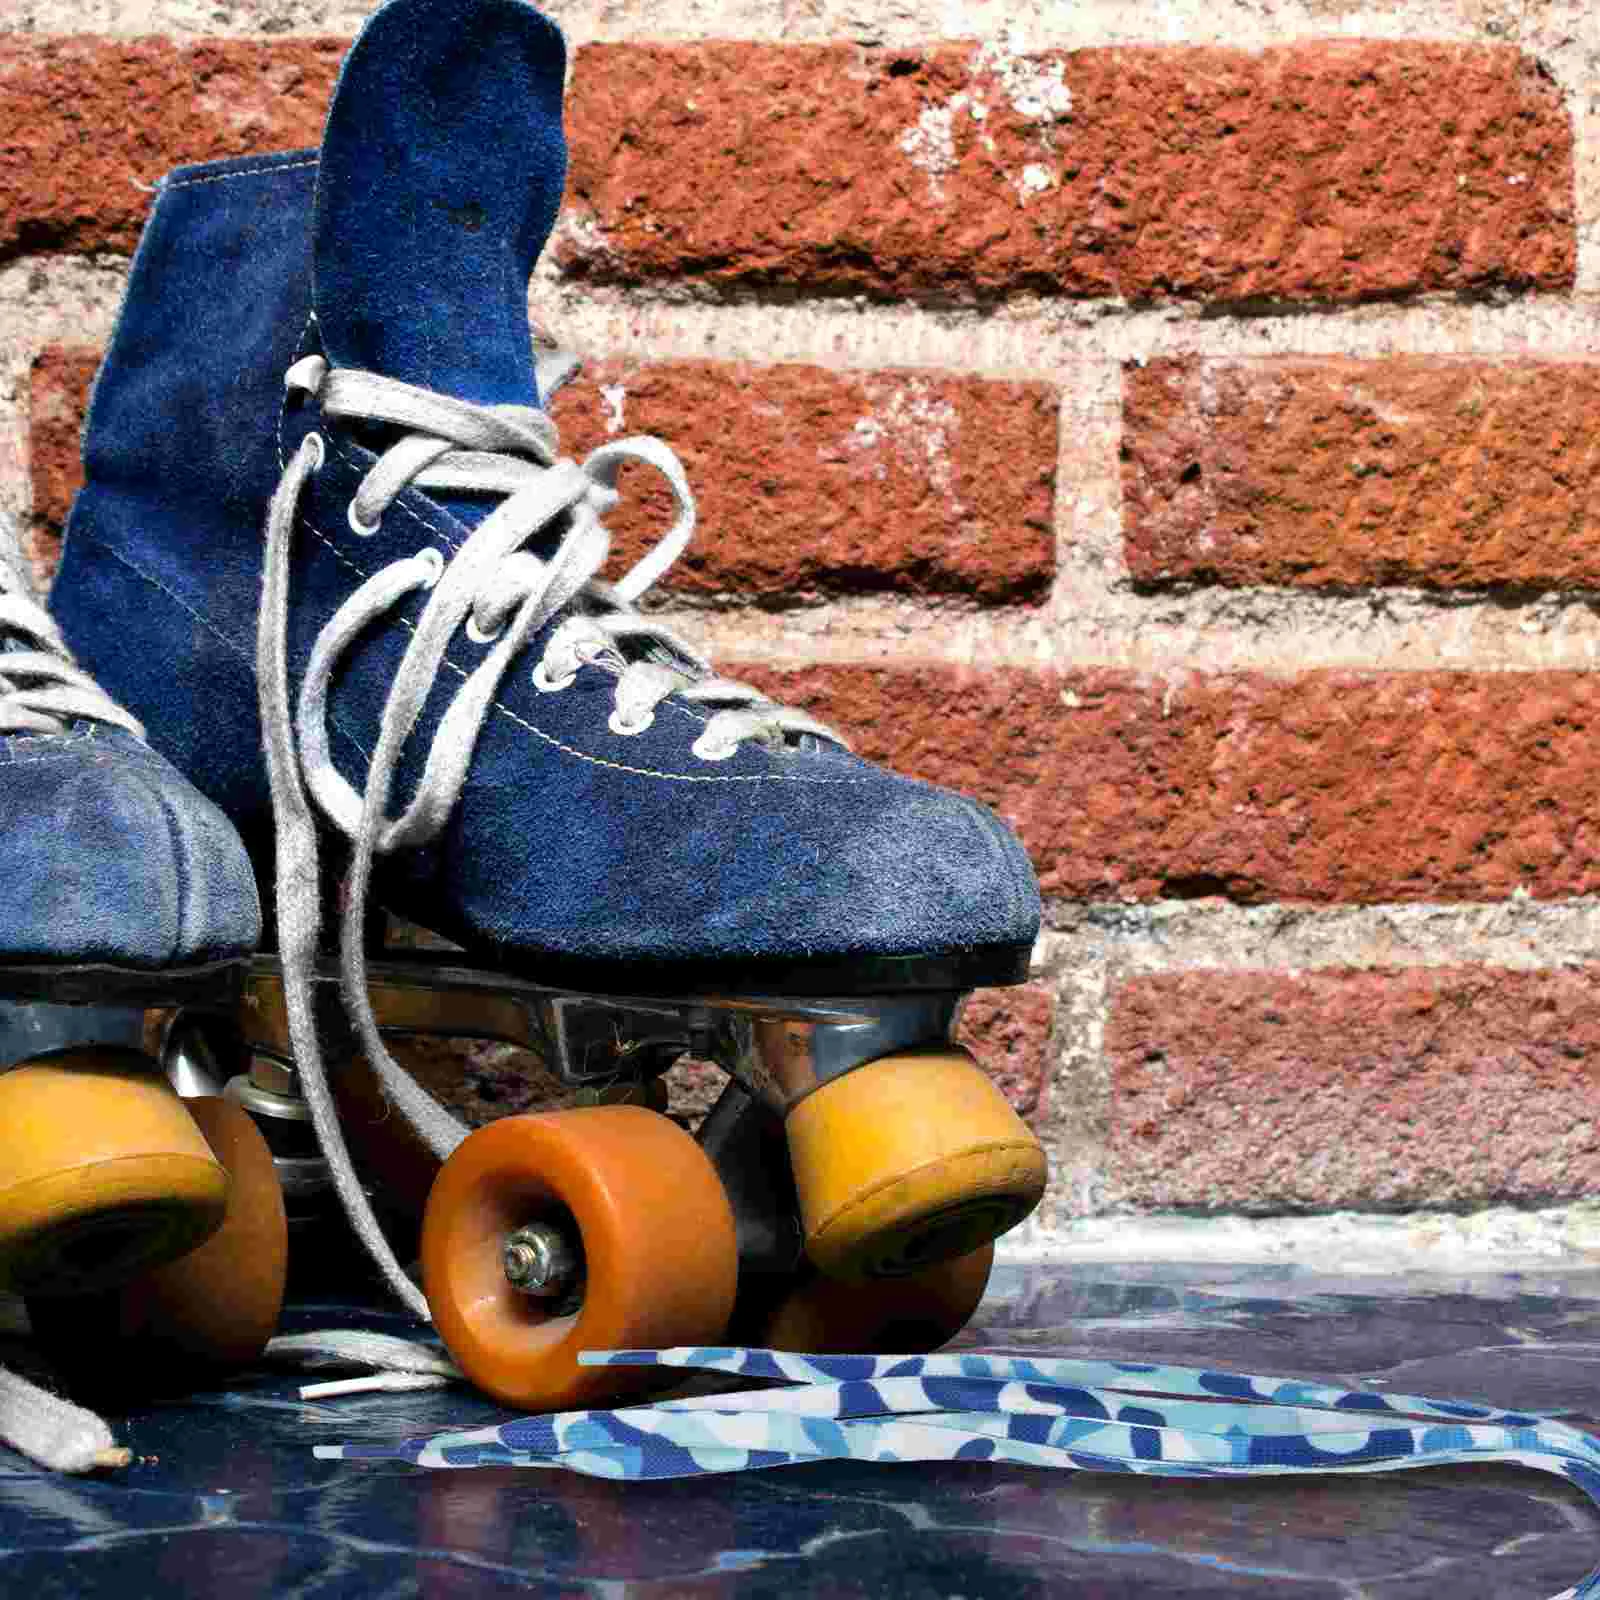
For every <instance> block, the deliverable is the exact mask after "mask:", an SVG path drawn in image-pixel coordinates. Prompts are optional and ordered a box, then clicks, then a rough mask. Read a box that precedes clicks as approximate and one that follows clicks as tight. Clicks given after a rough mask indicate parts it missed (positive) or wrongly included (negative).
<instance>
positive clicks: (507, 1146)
mask: <svg viewBox="0 0 1600 1600" xmlns="http://www.w3.org/2000/svg"><path fill="white" fill-rule="evenodd" d="M538 1228H548V1229H551V1230H554V1231H555V1232H556V1233H558V1234H559V1235H560V1236H562V1237H563V1238H564V1239H565V1240H566V1241H567V1243H568V1246H569V1247H570V1252H571V1255H572V1257H573V1260H574V1269H573V1270H572V1271H571V1272H570V1273H567V1274H565V1275H564V1277H563V1278H562V1279H561V1280H560V1282H561V1283H564V1285H565V1287H564V1288H560V1289H559V1292H558V1293H556V1294H554V1295H552V1296H551V1297H550V1298H545V1299H541V1298H538V1297H536V1296H535V1295H532V1294H530V1293H528V1292H526V1291H525V1290H523V1289H519V1288H517V1287H515V1286H514V1285H513V1283H512V1281H511V1279H510V1277H508V1275H507V1266H506V1260H507V1255H506V1252H507V1245H508V1242H510V1241H511V1240H512V1239H513V1236H514V1235H518V1234H519V1233H520V1234H525V1232H526V1231H527V1230H529V1229H538ZM738 1273H739V1261H738V1241H737V1239H736V1237H735V1234H734V1223H733V1210H732V1207H731V1206H730V1205H729V1204H728V1198H727V1195H726V1194H725V1193H724V1191H723V1188H722V1183H721V1180H720V1179H719V1178H718V1177H717V1174H716V1169H715V1168H714V1167H713V1166H712V1165H711V1162H710V1160H709V1158H708V1157H707V1156H706V1154H705V1152H704V1151H702V1150H701V1148H700V1147H699V1145H697V1144H696V1143H695V1142H694V1140H693V1139H691V1138H690V1137H689V1135H688V1134H686V1133H685V1132H684V1131H683V1130H682V1129H681V1128H679V1127H678V1126H677V1124H676V1123H674V1122H669V1121H668V1120H667V1118H665V1117H663V1116H661V1115H660V1114H658V1113H657V1112H654V1111H647V1110H645V1109H644V1108H642V1107H639V1106H594V1107H587V1108H584V1109H581V1110H574V1111H553V1112H548V1113H544V1114H538V1115H530V1116H517V1117H502V1118H501V1119H500V1121H498V1122H492V1123H490V1124H489V1125H488V1126H487V1127H484V1128H480V1129H479V1130H478V1131H477V1132H476V1133H474V1134H472V1135H471V1136H470V1137H468V1138H467V1139H465V1140H464V1141H463V1142H462V1143H461V1145H460V1146H459V1147H458V1148H457V1149H456V1151H455V1152H454V1153H453V1154H452V1155H451V1157H450V1159H449V1160H448V1161H446V1162H445V1164H444V1166H443V1168H442V1169H441V1170H440V1173H439V1177H438V1181H437V1182H436V1183H435V1184H434V1186H433V1192H432V1194H430V1195H429V1197H428V1209H427V1213H426V1215H425V1216H424V1218H423V1223H422V1284H423V1289H424V1290H425V1292H426V1293H427V1296H428V1308H429V1309H430V1310H431V1311H432V1313H433V1319H434V1322H435V1324H436V1325H437V1327H438V1329H439V1333H440V1335H441V1337H442V1338H443V1339H444V1342H445V1345H446V1347H447V1348H448V1349H449V1351H450V1354H451V1355H452V1356H453V1357H454V1358H455V1360H456V1362H457V1363H458V1364H459V1365H460V1367H461V1369H462V1371H464V1372H465V1373H466V1375H467V1376H468V1377H469V1378H470V1379H471V1380H472V1381H473V1382H474V1383H475V1384H477V1385H478V1387H479V1388H480V1389H483V1390H484V1391H485V1392H486V1393H488V1394H490V1395H492V1396H493V1397H494V1398H495V1399H496V1400H499V1401H501V1402H502V1403H503V1404H505V1405H512V1406H525V1407H528V1408H530V1409H544V1410H554V1409H559V1408H561V1407H565V1406H580V1405H587V1404H590V1403H592V1402H597V1401H600V1400H604V1399H608V1398H610V1397H613V1396H615V1395H618V1394H622V1393H627V1392H630V1391H632V1390H635V1389H637V1388H638V1387H640V1386H641V1384H642V1383H645V1382H648V1381H650V1379H649V1375H648V1373H647V1372H644V1371H642V1370H641V1369H638V1368H620V1367H580V1366H579V1365H578V1361H577V1357H578V1352H579V1351H580V1350H615V1349H627V1348H630V1347H635V1346H643V1345H675V1344H709V1343H715V1342H716V1341H717V1340H718V1339H719V1338H721V1337H722V1334H723V1331H724V1329H725V1328H726V1327H727V1324H728V1317H729V1315H730V1314H731V1312H732V1310H733V1297H734V1291H735V1288H736V1287H737V1279H738ZM558 1287H559V1285H558Z"/></svg>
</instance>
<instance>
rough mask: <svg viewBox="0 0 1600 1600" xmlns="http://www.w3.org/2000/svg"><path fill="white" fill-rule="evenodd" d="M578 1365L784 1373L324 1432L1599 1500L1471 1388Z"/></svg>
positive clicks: (1586, 1482)
mask: <svg viewBox="0 0 1600 1600" xmlns="http://www.w3.org/2000/svg"><path fill="white" fill-rule="evenodd" d="M580 1359H581V1360H582V1361H583V1362H584V1363H585V1364H586V1365H591V1366H661V1367H680V1368H686V1369H690V1370H695V1371H702V1372H722V1373H730V1374H735V1375H738V1376H742V1377H747V1378H752V1379H758V1380H761V1381H762V1382H763V1384H770V1383H781V1384H784V1385H786V1386H785V1387H762V1388H759V1389H751V1390H740V1391H735V1392H728V1393H721V1394H708V1395H697V1396H695V1397H693V1398H691V1399H680V1400H662V1401H657V1402H656V1403H654V1404H649V1405H633V1406H624V1407H618V1408H615V1409H609V1410H603V1409H591V1410H584V1411H566V1412H558V1413H555V1414H553V1415H550V1416H535V1417H519V1418H517V1419H516V1420H514V1421H511V1422H502V1423H499V1424H497V1425H495V1426H492V1427H486V1428H472V1429H467V1430H463V1431H460V1432H455V1433H442V1434H436V1435H434V1436H433V1437H432V1438H429V1439H407V1440H402V1441H400V1442H398V1443H394V1444H381V1445H366V1444H343V1445H319V1446H318V1447H317V1449H316V1453H317V1455H318V1456H321V1457H324V1458H331V1459H335V1460H345V1461H373V1460H381V1461H392V1460H398V1461H409V1462H412V1463H414V1464H415V1465H417V1466H424V1467H507V1466H511V1467H559V1468H564V1469H566V1470H567V1471H569V1472H580V1473H585V1474H587V1475H589V1476H591V1477H598V1478H619V1479H629V1480H645V1479H661V1478H691V1477H699V1476H703V1475H706V1474H710V1473H720V1472H752V1471H760V1470H765V1469H767V1468H772V1467H787V1466H798V1465H803V1464H806V1463H811V1462H818V1461H880V1462H919V1461H920V1462H927V1461H990V1462H997V1463H1006V1464H1010V1465H1015V1466H1033V1467H1064V1468H1068V1469H1075V1470H1079V1471H1087V1472H1129V1473H1139V1474H1144V1475H1148V1476H1152V1477H1172V1478H1233V1477H1238V1478H1243V1477H1264V1476H1283V1475H1294V1474H1300V1475H1312V1474H1322V1473H1351V1472H1397V1471H1406V1470H1409V1469H1412V1468H1416V1467H1427V1466H1446V1465H1455V1464H1459V1463H1462V1462H1501V1463H1513V1464H1516V1465H1520V1466H1524V1467H1532V1468H1534V1469H1535V1470H1537V1471H1540V1472H1552V1473H1556V1474H1558V1475H1559V1476H1561V1477H1565V1478H1570V1479H1571V1480H1572V1481H1573V1482H1574V1483H1576V1484H1577V1485H1578V1486H1579V1487H1580V1488H1581V1489H1582V1490H1583V1491H1584V1492H1585V1493H1586V1494H1587V1495H1588V1496H1589V1498H1590V1500H1591V1501H1592V1502H1594V1504H1595V1505H1596V1506H1600V1439H1597V1438H1595V1437H1594V1436H1592V1435H1590V1434H1587V1433H1584V1432H1583V1431H1582V1430H1581V1429H1578V1428H1574V1427H1572V1426H1571V1425H1570V1424H1568V1423H1565V1422H1562V1421H1560V1420H1558V1418H1557V1416H1556V1415H1555V1414H1552V1413H1549V1412H1539V1411H1511V1410H1503V1409H1501V1408H1498V1407H1495V1406H1487V1405H1481V1404H1478V1403H1477V1402H1474V1401H1463V1400H1439V1399H1429V1398H1427V1397H1426V1396H1422V1395H1409V1394H1382V1393H1379V1392H1377V1391H1374V1390H1362V1389H1338V1388H1334V1387H1331V1386H1329V1385H1326V1384H1319V1383H1309V1382H1306V1381H1304V1380H1302V1379H1298V1378H1274V1377H1261V1376H1254V1375H1250V1374H1246V1373H1238V1372H1220V1371H1213V1370H1207V1369H1204V1368H1199V1367H1175V1366H1165V1365H1156V1364H1152V1363H1144V1362H1128V1361H1085V1360H1076V1359H1054V1358H1047V1357H1038V1356H996V1355H982V1354H977V1353H971V1352H961V1353H956V1354H949V1355H932V1356H866V1355H849V1356H802V1355H792V1354H789V1353H786V1352H783V1351H777V1350H745V1349H737V1348H732V1347H719V1346H703V1347H694V1346H691V1347H686V1348H683V1349H676V1350H613V1351H594V1352H589V1353H587V1354H585V1355H584V1356H582V1357H581V1358H580ZM1584 1597H1600V1568H1597V1569H1596V1570H1595V1571H1594V1572H1591V1573H1590V1574H1589V1575H1588V1577H1586V1578H1585V1579H1584V1580H1583V1581H1582V1582H1581V1583H1579V1584H1577V1585H1576V1586H1575V1587H1573V1588H1571V1589H1566V1590H1563V1591H1562V1593H1561V1594H1560V1595H1556V1596H1553V1597H1552V1600H1584Z"/></svg>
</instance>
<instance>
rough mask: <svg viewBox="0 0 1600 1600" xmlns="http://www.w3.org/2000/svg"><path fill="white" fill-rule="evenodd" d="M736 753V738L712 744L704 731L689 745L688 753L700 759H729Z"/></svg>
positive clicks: (737, 750) (737, 743) (737, 744)
mask: <svg viewBox="0 0 1600 1600" xmlns="http://www.w3.org/2000/svg"><path fill="white" fill-rule="evenodd" d="M709 731H710V730H709V729H708V730H707V732H709ZM738 753H739V741H738V740H737V739H732V740H729V741H728V742H727V743H726V744H713V743H712V742H711V741H710V740H709V739H708V738H707V737H706V734H704V733H702V734H701V735H700V737H699V738H698V739H696V740H695V742H694V743H693V744H692V745H690V746H689V754H690V755H692V756H694V757H696V758H697V759H698V760H701V761H729V760H731V759H732V758H733V757H734V756H736V755H738Z"/></svg>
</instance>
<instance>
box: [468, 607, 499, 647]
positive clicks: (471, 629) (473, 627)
mask: <svg viewBox="0 0 1600 1600" xmlns="http://www.w3.org/2000/svg"><path fill="white" fill-rule="evenodd" d="M505 631H506V625H505V623H504V622H502V623H501V624H500V626H499V627H498V628H496V629H495V630H494V631H493V632H492V633H491V632H489V631H488V630H487V629H484V628H480V627H479V626H478V618H477V615H476V613H475V612H471V611H469V612H468V613H467V637H468V638H469V639H470V640H471V641H472V642H473V643H474V644H493V643H494V642H495V640H496V639H498V638H499V637H500V635H501V634H502V633H504V632H505Z"/></svg>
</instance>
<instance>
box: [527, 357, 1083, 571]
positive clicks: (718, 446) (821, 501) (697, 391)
mask: <svg viewBox="0 0 1600 1600" xmlns="http://www.w3.org/2000/svg"><path fill="white" fill-rule="evenodd" d="M1058 408H1059V397H1058V395H1057V393H1056V392H1055V390H1053V389H1052V388H1050V387H1049V386H1047V385H1045V384H1040V383H1004V382H985V381H983V380H981V379H975V378H962V377H953V376H949V375H947V374H943V373H936V372H934V373H917V372H892V371H891V372H870V373H852V372H833V371H826V370H824V369H822V368H820V367H802V366H773V367H764V366H753V365H742V364H741V365H734V364H724V363H714V362H670V363H661V364H657V365H640V364H637V363H629V364H624V363H621V362H598V363H594V364H592V365H591V367H590V368H589V370H588V371H587V372H586V373H585V375H584V377H583V378H581V379H579V381H578V382H576V383H574V384H573V385H572V387H571V388H570V389H568V390H567V391H565V393H563V394H562V395H561V396H560V397H559V398H558V400H557V402H556V406H555V415H556V419H557V421H559V422H560V424H561V427H562V435H563V439H562V443H563V448H564V449H566V450H568V451H572V452H574V453H577V454H579V455H581V454H582V453H583V452H585V451H588V450H590V449H592V448H594V446H596V445H598V444H601V443H604V442H605V440H606V439H607V438H610V437H614V436H623V435H627V434H632V433H654V434H659V435H660V436H661V437H662V438H664V439H666V441H667V442H668V443H669V444H670V445H671V446H672V447H673V449H674V450H676V451H677V452H678V454H679V455H680V456H681V457H682V458H683V462H684V466H685V467H686V468H687V469H688V473H689V481H690V483H691V484H692V485H693V486H694V491H695V496H696V499H697V500H698V502H699V511H700V521H699V527H698V532H697V535H696V539H695V542H694V544H692V545H691V546H690V548H689V552H688V554H687V555H686V556H685V557H684V558H683V559H682V560H680V561H679V562H678V564H677V565H676V566H675V567H673V569H672V570H671V572H670V573H669V574H668V575H667V579H666V583H665V585H664V586H665V587H667V588H671V589H676V590H679V591H683V592H687V593H691V594H700V595H713V594H721V593H729V592H731V593H733V594H735V595H752V596H754V595H783V596H786V597H788V596H793V595H795V594H798V593H801V592H805V591H829V592H839V591H850V592H855V593H860V592H861V591H863V590H884V589H888V590H902V591H910V592H955V593H965V594H969V595H972V596H974V597H976V598H978V599H981V600H984V601H990V602H994V601H1006V600H1018V599H1024V598H1036V597H1038V596H1040V595H1041V594H1042V593H1043V592H1044V591H1045V590H1046V589H1047V588H1048V586H1049V583H1050V579H1051V576H1052V574H1053V572H1054V569H1055V536H1054V532H1053V526H1052V523H1053V501H1054V495H1055V463H1056V454H1057V440H1056V430H1057V411H1058ZM633 470H634V469H625V476H624V478H623V486H624V504H623V505H622V506H621V507H619V508H618V510H617V512H615V513H614V514H613V515H612V516H610V517H608V518H607V521H608V523H609V524H610V525H611V526H612V527H613V528H614V529H615V530H616V532H617V534H618V544H619V556H618V559H617V560H615V561H614V562H613V570H616V571H620V570H621V567H622V565H623V564H624V563H625V562H631V561H632V560H634V559H635V558H636V557H637V556H638V555H640V554H641V553H642V552H643V550H644V549H645V548H647V547H648V545H649V544H651V543H653V542H654V540H655V539H656V538H658V537H659V536H660V534H661V533H662V532H664V531H665V529H666V527H667V526H668V523H669V521H670V518H671V498H670V496H669V495H668V494H667V492H666V490H665V488H664V486H663V487H660V488H657V487H656V486H657V485H658V484H659V483H660V479H659V478H658V477H657V476H656V474H654V473H651V472H645V471H642V470H641V471H639V472H638V474H637V476H636V477H633V478H632V479H631V481H632V482H634V483H636V484H637V485H638V486H639V487H640V489H642V490H644V491H646V492H645V493H644V495H643V496H642V499H641V500H639V501H635V502H634V503H632V504H630V503H629V495H628V485H629V483H630V476H629V474H631V473H632V472H633Z"/></svg>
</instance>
